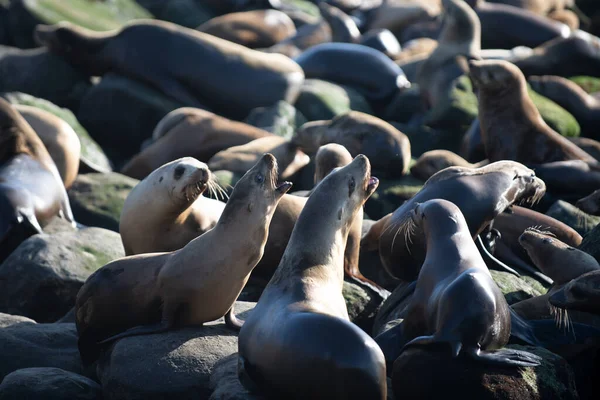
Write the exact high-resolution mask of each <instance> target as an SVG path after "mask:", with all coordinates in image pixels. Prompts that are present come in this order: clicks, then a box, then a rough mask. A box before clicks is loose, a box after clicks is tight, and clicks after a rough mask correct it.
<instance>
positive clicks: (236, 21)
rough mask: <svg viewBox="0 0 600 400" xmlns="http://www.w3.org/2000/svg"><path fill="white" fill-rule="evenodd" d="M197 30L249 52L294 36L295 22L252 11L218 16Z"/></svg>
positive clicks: (283, 16) (269, 12)
mask: <svg viewBox="0 0 600 400" xmlns="http://www.w3.org/2000/svg"><path fill="white" fill-rule="evenodd" d="M196 30H198V31H200V32H204V33H208V34H211V35H213V36H216V37H219V38H221V39H225V40H229V41H231V42H233V43H237V44H241V45H243V46H246V47H248V48H251V49H256V48H261V47H269V46H273V45H275V44H277V43H279V42H280V41H282V40H284V39H286V38H288V37H290V36H291V35H293V34H295V33H296V27H295V26H294V21H292V19H291V18H290V17H289V16H288V15H287V14H285V13H283V12H281V11H279V10H252V11H243V12H236V13H229V14H225V15H221V16H218V17H215V18H212V19H210V20H208V21H207V22H205V23H203V24H202V25H200V26H199V27H198V28H196Z"/></svg>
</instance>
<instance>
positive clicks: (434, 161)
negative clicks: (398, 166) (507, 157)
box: [410, 150, 486, 181]
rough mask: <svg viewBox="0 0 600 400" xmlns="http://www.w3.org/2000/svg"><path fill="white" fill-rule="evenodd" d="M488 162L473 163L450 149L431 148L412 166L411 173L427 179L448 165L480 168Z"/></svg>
mask: <svg viewBox="0 0 600 400" xmlns="http://www.w3.org/2000/svg"><path fill="white" fill-rule="evenodd" d="M485 164H486V161H484V162H481V163H477V164H471V163H470V162H468V161H467V160H465V159H464V158H462V157H461V156H459V155H458V154H455V153H453V152H451V151H449V150H431V151H426V152H425V153H423V154H421V156H420V157H419V158H418V159H417V162H416V163H415V164H414V165H413V166H412V167H411V169H410V173H411V175H413V176H414V177H416V178H419V179H422V180H424V181H426V180H427V179H429V178H431V176H432V175H434V174H435V173H437V172H439V171H441V170H443V169H446V168H448V167H469V168H478V167H481V166H483V165H485Z"/></svg>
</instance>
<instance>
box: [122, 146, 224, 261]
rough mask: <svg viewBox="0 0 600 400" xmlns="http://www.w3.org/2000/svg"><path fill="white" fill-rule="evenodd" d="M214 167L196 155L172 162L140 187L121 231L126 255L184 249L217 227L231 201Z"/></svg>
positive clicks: (127, 205)
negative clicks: (209, 194) (223, 199)
mask: <svg viewBox="0 0 600 400" xmlns="http://www.w3.org/2000/svg"><path fill="white" fill-rule="evenodd" d="M207 189H208V190H209V191H211V192H213V194H214V195H215V197H216V196H218V195H219V191H221V190H222V189H220V188H219V186H218V184H217V183H216V182H215V181H214V177H213V175H212V173H211V172H210V170H209V169H208V166H207V165H206V164H204V163H203V162H200V161H198V160H196V159H195V158H192V157H185V158H180V159H179V160H175V161H171V162H169V163H167V164H165V165H163V166H162V167H160V168H158V169H156V170H155V171H154V172H152V173H151V174H150V175H148V176H147V177H146V178H144V180H142V181H141V182H140V183H138V184H137V185H136V186H135V187H134V188H133V190H132V191H131V192H130V193H129V195H128V196H127V199H125V204H123V210H122V211H121V217H120V219H119V233H120V234H121V240H122V241H123V248H124V249H125V255H127V256H131V255H134V254H142V253H158V252H167V251H175V250H179V249H181V248H182V247H183V246H185V245H186V244H188V243H189V242H190V241H191V240H192V239H194V238H196V237H198V236H200V235H202V234H203V233H205V232H207V231H209V230H210V229H212V228H213V227H214V226H215V225H216V224H217V221H218V220H219V217H220V216H221V214H222V213H223V209H224V208H225V203H223V202H221V201H219V200H215V199H210V198H206V197H204V196H203V195H202V194H203V193H204V191H205V190H207Z"/></svg>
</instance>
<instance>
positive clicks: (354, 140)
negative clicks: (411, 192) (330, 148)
mask: <svg viewBox="0 0 600 400" xmlns="http://www.w3.org/2000/svg"><path fill="white" fill-rule="evenodd" d="M292 142H293V143H295V144H297V145H298V146H299V147H300V148H301V149H302V150H303V151H304V152H306V153H308V154H314V153H316V152H317V150H318V149H319V147H320V146H322V145H324V144H327V143H337V144H341V145H342V146H344V147H345V148H346V149H348V151H349V152H350V154H352V155H353V156H356V155H358V154H364V155H365V156H367V157H368V158H369V159H370V160H373V162H372V164H371V165H372V167H373V170H374V171H376V172H377V173H378V174H380V175H382V176H386V177H390V178H393V177H401V176H403V175H404V174H406V173H407V172H408V165H409V164H410V140H409V139H408V137H407V136H406V135H405V134H404V133H402V132H400V131H399V130H398V129H396V128H395V127H394V126H392V125H391V124H389V123H387V122H385V121H384V120H382V119H379V118H377V117H374V116H372V115H369V114H365V113H362V112H359V111H349V112H347V113H345V114H340V115H338V116H336V117H335V118H333V119H332V120H330V121H311V122H307V123H305V124H304V125H302V126H301V127H300V129H298V130H297V131H296V133H295V134H294V137H293V138H292Z"/></svg>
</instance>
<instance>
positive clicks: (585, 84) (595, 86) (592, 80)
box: [569, 76, 600, 94]
mask: <svg viewBox="0 0 600 400" xmlns="http://www.w3.org/2000/svg"><path fill="white" fill-rule="evenodd" d="M569 80H571V81H573V82H575V83H576V84H577V85H578V86H580V87H581V88H582V89H583V90H585V91H586V92H587V93H589V94H591V93H596V92H600V78H596V77H593V76H574V77H572V78H569Z"/></svg>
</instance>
